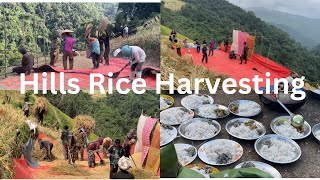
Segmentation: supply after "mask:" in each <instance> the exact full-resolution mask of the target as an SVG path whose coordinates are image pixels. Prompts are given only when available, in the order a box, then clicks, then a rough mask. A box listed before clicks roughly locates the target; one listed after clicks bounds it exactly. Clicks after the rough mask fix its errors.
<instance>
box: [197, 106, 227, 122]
mask: <svg viewBox="0 0 320 180" xmlns="http://www.w3.org/2000/svg"><path fill="white" fill-rule="evenodd" d="M223 107H224V106H222V105H218V104H206V105H202V106H200V107H199V108H198V109H196V113H197V114H198V115H199V116H200V117H204V118H212V119H214V118H222V117H225V116H227V115H228V114H229V111H228V110H227V108H225V109H223Z"/></svg>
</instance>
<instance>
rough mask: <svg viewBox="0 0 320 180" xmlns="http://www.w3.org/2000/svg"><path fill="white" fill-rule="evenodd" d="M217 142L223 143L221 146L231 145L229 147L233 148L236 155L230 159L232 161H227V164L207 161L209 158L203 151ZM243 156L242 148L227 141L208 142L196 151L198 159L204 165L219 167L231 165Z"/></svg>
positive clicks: (235, 143) (233, 142)
mask: <svg viewBox="0 0 320 180" xmlns="http://www.w3.org/2000/svg"><path fill="white" fill-rule="evenodd" d="M218 142H223V144H231V146H233V147H234V148H235V151H236V154H235V155H234V157H232V160H231V161H229V162H228V163H226V164H219V163H217V162H216V161H215V160H212V159H209V157H208V156H207V153H206V152H205V149H206V148H207V147H208V146H210V145H212V144H215V143H218ZM242 154H243V148H242V146H241V145H240V144H239V143H237V142H235V141H232V140H229V139H215V140H212V141H209V142H206V143H204V144H202V145H201V147H200V148H199V150H198V156H199V158H200V159H201V160H202V161H203V162H205V163H206V164H210V165H214V166H221V165H228V164H232V163H234V162H236V161H238V160H239V159H240V158H241V156H242Z"/></svg>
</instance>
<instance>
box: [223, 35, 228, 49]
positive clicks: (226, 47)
mask: <svg viewBox="0 0 320 180" xmlns="http://www.w3.org/2000/svg"><path fill="white" fill-rule="evenodd" d="M228 46H229V36H227V37H226V39H225V40H224V51H225V52H227V51H228Z"/></svg>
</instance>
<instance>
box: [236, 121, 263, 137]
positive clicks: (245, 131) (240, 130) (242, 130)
mask: <svg viewBox="0 0 320 180" xmlns="http://www.w3.org/2000/svg"><path fill="white" fill-rule="evenodd" d="M230 132H231V134H234V135H235V136H238V137H242V138H257V137H259V136H260V134H259V132H258V129H257V128H255V129H252V128H250V127H248V126H246V125H245V124H244V123H243V122H242V123H241V124H240V125H239V126H237V127H235V126H231V128H230Z"/></svg>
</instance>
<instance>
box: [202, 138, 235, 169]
mask: <svg viewBox="0 0 320 180" xmlns="http://www.w3.org/2000/svg"><path fill="white" fill-rule="evenodd" d="M204 152H205V154H206V155H207V158H208V159H210V161H214V162H216V163H217V164H228V163H229V162H231V161H232V160H233V159H234V158H235V157H236V155H237V149H236V147H235V146H234V144H229V143H225V141H216V142H215V143H212V144H210V145H208V146H207V147H205V148H204Z"/></svg>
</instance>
